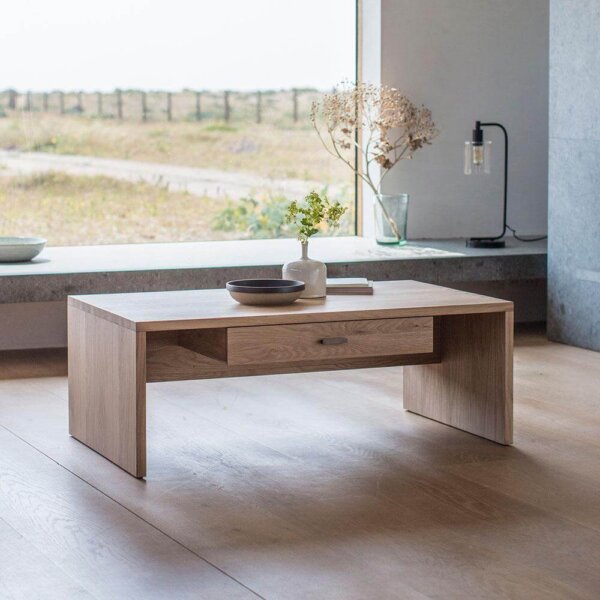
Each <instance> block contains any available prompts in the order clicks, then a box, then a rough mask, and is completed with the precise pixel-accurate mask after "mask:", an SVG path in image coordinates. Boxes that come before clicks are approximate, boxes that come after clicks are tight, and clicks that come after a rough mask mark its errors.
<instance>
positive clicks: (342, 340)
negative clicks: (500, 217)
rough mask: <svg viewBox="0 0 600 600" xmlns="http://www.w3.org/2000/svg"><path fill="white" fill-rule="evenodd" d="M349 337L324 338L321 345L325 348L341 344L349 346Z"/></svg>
mask: <svg viewBox="0 0 600 600" xmlns="http://www.w3.org/2000/svg"><path fill="white" fill-rule="evenodd" d="M347 343H348V338H347V337H331V338H323V339H322V340H321V344H323V346H339V345H340V344H347Z"/></svg>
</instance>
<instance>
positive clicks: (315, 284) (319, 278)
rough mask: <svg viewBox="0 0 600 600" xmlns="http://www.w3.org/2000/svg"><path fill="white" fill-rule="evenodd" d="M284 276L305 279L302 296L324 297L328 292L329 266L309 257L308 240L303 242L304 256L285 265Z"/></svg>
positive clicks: (299, 279)
mask: <svg viewBox="0 0 600 600" xmlns="http://www.w3.org/2000/svg"><path fill="white" fill-rule="evenodd" d="M283 278H284V279H296V280H298V281H303V282H304V285H305V286H306V287H305V289H304V291H303V292H302V295H301V296H300V298H323V296H325V294H326V293H327V267H326V266H325V264H324V263H322V262H321V261H320V260H313V259H312V258H308V242H305V243H302V258H300V260H294V261H292V262H289V263H286V264H285V265H283Z"/></svg>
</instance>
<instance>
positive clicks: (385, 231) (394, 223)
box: [375, 194, 408, 246]
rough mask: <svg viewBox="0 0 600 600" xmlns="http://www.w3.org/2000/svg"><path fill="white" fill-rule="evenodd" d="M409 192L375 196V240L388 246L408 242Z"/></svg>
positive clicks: (402, 244)
mask: <svg viewBox="0 0 600 600" xmlns="http://www.w3.org/2000/svg"><path fill="white" fill-rule="evenodd" d="M407 219H408V194H391V195H388V194H377V196H376V197H375V240H376V241H377V243H378V244H383V245H386V246H404V245H405V244H406V223H407Z"/></svg>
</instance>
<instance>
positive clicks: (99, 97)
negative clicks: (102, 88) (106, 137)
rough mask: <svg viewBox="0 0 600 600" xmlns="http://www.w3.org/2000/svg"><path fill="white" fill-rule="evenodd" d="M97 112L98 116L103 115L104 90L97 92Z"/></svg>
mask: <svg viewBox="0 0 600 600" xmlns="http://www.w3.org/2000/svg"><path fill="white" fill-rule="evenodd" d="M96 112H97V113H98V116H99V117H101V116H102V112H103V110H102V92H96Z"/></svg>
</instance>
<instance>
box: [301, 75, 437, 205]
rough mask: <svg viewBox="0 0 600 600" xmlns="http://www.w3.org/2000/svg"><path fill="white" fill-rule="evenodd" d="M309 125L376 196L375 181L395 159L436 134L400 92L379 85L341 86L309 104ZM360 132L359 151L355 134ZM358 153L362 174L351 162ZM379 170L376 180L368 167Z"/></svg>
mask: <svg viewBox="0 0 600 600" xmlns="http://www.w3.org/2000/svg"><path fill="white" fill-rule="evenodd" d="M311 121H312V123H313V125H314V127H315V129H316V131H317V133H318V134H319V137H320V138H321V141H322V142H323V145H324V146H325V148H326V149H327V151H328V152H329V153H330V154H331V155H333V156H335V157H336V158H339V159H341V160H342V161H344V162H345V163H346V164H347V165H348V166H349V167H350V168H351V169H352V170H353V171H354V172H355V173H356V174H357V175H358V176H359V177H360V178H361V179H363V181H365V183H367V185H369V187H370V188H371V189H372V190H373V192H375V194H379V193H380V187H381V181H382V180H383V179H384V177H385V176H386V175H387V174H388V173H389V171H390V170H391V169H393V168H394V166H396V165H397V164H398V162H400V161H401V160H406V159H411V158H412V157H413V154H414V153H415V152H416V151H417V150H419V149H421V148H422V147H423V146H425V145H427V144H430V143H431V140H432V139H434V138H435V137H436V136H437V135H438V130H437V129H436V127H435V123H434V122H433V120H432V118H431V111H430V110H429V109H428V108H426V107H425V106H420V107H418V106H416V105H415V104H413V103H412V102H411V101H410V100H409V99H408V98H407V97H406V96H405V95H404V94H402V92H400V91H399V90H397V89H396V88H393V87H388V86H385V85H382V86H379V85H373V84H367V83H358V84H356V85H344V86H343V87H341V88H340V89H339V90H335V91H334V92H332V93H331V94H325V95H324V96H323V97H322V99H321V101H317V102H313V105H312V109H311ZM359 131H360V132H362V136H363V143H362V146H360V145H359V144H358V141H357V138H358V135H357V132H359ZM355 150H358V152H359V154H361V155H362V158H363V161H362V163H363V166H364V168H363V169H359V168H358V165H356V163H355V161H354V152H355ZM373 163H376V164H378V165H379V166H380V177H379V180H378V181H376V180H374V179H373V178H374V174H373V173H372V170H371V167H372V165H373Z"/></svg>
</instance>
